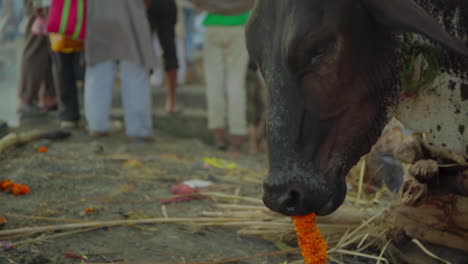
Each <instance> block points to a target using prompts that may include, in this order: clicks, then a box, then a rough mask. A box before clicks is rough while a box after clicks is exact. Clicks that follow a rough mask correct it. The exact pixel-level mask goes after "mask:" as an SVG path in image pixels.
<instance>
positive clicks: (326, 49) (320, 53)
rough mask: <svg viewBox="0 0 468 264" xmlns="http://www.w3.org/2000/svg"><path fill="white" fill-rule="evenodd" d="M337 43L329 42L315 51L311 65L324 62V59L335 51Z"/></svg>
mask: <svg viewBox="0 0 468 264" xmlns="http://www.w3.org/2000/svg"><path fill="white" fill-rule="evenodd" d="M335 43H336V42H335V41H329V42H326V43H324V44H322V45H320V46H318V47H316V48H315V49H313V50H312V52H311V55H310V61H309V65H311V66H313V65H316V64H319V63H320V62H322V60H323V58H324V57H325V56H326V55H328V54H329V53H330V52H331V51H333V50H334V49H335Z"/></svg>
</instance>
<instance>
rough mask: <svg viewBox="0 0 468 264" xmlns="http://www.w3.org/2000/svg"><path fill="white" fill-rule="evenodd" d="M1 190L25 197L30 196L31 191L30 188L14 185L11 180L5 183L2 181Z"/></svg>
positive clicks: (0, 183) (0, 182)
mask: <svg viewBox="0 0 468 264" xmlns="http://www.w3.org/2000/svg"><path fill="white" fill-rule="evenodd" d="M0 190H1V191H4V192H6V193H12V194H14V195H24V194H28V193H29V191H30V189H29V187H28V186H26V185H22V184H19V183H14V182H12V181H11V180H10V179H6V180H4V181H1V180H0Z"/></svg>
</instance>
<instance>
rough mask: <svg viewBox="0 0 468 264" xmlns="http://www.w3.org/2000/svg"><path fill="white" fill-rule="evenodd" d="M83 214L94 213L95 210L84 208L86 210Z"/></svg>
mask: <svg viewBox="0 0 468 264" xmlns="http://www.w3.org/2000/svg"><path fill="white" fill-rule="evenodd" d="M84 212H85V213H87V214H90V213H94V212H96V209H94V208H86V209H84Z"/></svg>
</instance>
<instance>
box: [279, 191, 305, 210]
mask: <svg viewBox="0 0 468 264" xmlns="http://www.w3.org/2000/svg"><path fill="white" fill-rule="evenodd" d="M301 196H302V195H301V193H300V192H299V191H298V190H295V189H290V190H289V191H287V192H286V193H285V194H283V195H282V196H280V197H279V198H278V202H279V205H280V206H281V207H283V208H284V209H286V211H288V212H295V211H296V210H297V209H298V207H299V206H300V205H301V199H302V197H301Z"/></svg>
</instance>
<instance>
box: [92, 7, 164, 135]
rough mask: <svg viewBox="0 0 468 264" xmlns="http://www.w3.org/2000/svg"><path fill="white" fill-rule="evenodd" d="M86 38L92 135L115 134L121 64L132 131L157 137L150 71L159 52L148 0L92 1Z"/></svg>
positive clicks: (128, 124)
mask: <svg viewBox="0 0 468 264" xmlns="http://www.w3.org/2000/svg"><path fill="white" fill-rule="evenodd" d="M87 4H88V6H87V22H86V23H87V26H86V39H85V50H84V54H85V61H86V73H85V114H86V119H87V121H88V126H89V130H90V134H91V135H93V136H106V135H108V134H109V130H110V124H109V114H110V110H111V105H112V90H113V84H114V78H115V76H116V73H117V69H119V71H120V76H121V77H120V79H121V84H122V85H121V92H122V101H123V108H124V118H125V124H126V134H127V136H128V137H129V138H131V139H138V140H151V139H152V133H153V132H152V130H153V125H152V115H151V91H150V83H149V72H150V69H151V68H153V67H154V62H155V56H154V52H153V50H152V46H151V33H150V27H149V24H148V20H147V17H146V1H144V0H99V1H88V3H87Z"/></svg>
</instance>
